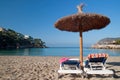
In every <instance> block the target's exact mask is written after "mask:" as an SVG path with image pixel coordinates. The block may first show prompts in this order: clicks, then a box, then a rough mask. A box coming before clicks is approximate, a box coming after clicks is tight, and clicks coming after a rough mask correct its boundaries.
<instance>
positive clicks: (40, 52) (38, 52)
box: [0, 47, 120, 56]
mask: <svg viewBox="0 0 120 80" xmlns="http://www.w3.org/2000/svg"><path fill="white" fill-rule="evenodd" d="M90 53H108V54H109V56H120V49H91V48H84V49H83V56H87V55H88V54H90ZM0 56H79V47H52V48H26V49H12V50H0Z"/></svg>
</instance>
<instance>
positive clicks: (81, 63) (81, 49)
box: [80, 31, 83, 70]
mask: <svg viewBox="0 0 120 80" xmlns="http://www.w3.org/2000/svg"><path fill="white" fill-rule="evenodd" d="M80 66H81V69H82V70H83V39H82V31H80Z"/></svg>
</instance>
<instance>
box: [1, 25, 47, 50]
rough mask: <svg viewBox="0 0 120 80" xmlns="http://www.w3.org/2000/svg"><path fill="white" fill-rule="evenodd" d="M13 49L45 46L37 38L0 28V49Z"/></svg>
mask: <svg viewBox="0 0 120 80" xmlns="http://www.w3.org/2000/svg"><path fill="white" fill-rule="evenodd" d="M15 48H46V45H45V42H43V41H42V40H41V39H39V38H33V37H31V36H29V35H24V34H22V33H18V32H16V31H14V30H12V29H5V28H3V27H0V49H15Z"/></svg>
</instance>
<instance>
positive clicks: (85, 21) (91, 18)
mask: <svg viewBox="0 0 120 80" xmlns="http://www.w3.org/2000/svg"><path fill="white" fill-rule="evenodd" d="M83 6H84V5H83V4H81V5H79V6H77V8H78V13H77V14H73V15H70V16H66V17H63V18H61V19H59V20H58V21H57V22H56V23H55V27H56V28H57V29H59V30H62V31H70V32H79V33H80V61H81V68H82V69H83V40H82V32H85V31H89V30H93V29H101V28H104V27H105V26H106V25H108V24H109V23H110V19H109V18H108V17H106V16H103V15H100V14H92V13H83V12H82V8H83Z"/></svg>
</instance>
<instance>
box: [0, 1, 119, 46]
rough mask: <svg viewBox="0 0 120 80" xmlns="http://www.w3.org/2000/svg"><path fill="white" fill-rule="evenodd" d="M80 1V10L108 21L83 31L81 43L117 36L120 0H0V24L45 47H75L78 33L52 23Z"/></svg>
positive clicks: (91, 42)
mask: <svg viewBox="0 0 120 80" xmlns="http://www.w3.org/2000/svg"><path fill="white" fill-rule="evenodd" d="M80 3H84V4H85V6H84V7H83V12H84V13H96V14H102V15H105V16H107V17H109V18H110V21H111V23H110V24H109V25H107V27H105V28H103V29H100V30H91V31H88V32H84V33H83V45H84V46H91V45H93V44H95V43H97V42H98V41H99V40H101V39H103V38H111V37H112V38H116V37H120V9H119V8H120V0H0V27H4V28H6V29H13V30H15V31H16V32H19V33H22V34H24V35H30V36H32V37H33V38H41V39H42V40H43V41H44V42H45V43H46V45H47V46H49V47H79V33H77V32H67V31H60V30H58V29H56V28H55V26H54V24H55V22H56V21H57V20H58V19H60V18H62V17H64V16H69V15H71V14H76V13H77V12H78V11H77V8H76V6H77V5H79V4H80Z"/></svg>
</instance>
